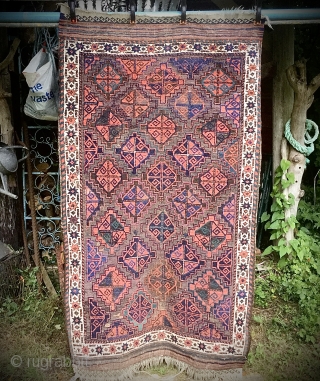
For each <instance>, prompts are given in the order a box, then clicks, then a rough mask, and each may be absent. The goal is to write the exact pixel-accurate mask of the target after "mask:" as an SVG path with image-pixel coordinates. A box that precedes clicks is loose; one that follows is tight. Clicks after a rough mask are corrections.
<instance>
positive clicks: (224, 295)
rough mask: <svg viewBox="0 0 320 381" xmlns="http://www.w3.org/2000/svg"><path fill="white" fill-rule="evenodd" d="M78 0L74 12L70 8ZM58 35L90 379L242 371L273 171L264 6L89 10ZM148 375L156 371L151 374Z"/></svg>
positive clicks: (78, 342)
mask: <svg viewBox="0 0 320 381" xmlns="http://www.w3.org/2000/svg"><path fill="white" fill-rule="evenodd" d="M63 9H64V8H63ZM77 13H78V22H77V23H71V22H70V20H69V16H68V12H67V11H66V12H65V13H63V12H62V18H61V21H60V27H59V38H60V82H61V94H60V96H61V110H60V123H59V125H60V127H59V128H60V163H61V179H62V182H61V193H62V196H61V202H62V221H63V229H64V247H65V253H66V266H67V267H66V296H65V297H66V316H67V328H68V333H69V343H70V348H71V355H72V361H73V367H74V370H75V372H76V376H79V377H80V379H81V380H115V381H117V380H124V379H130V378H131V377H132V376H134V374H136V373H137V372H138V371H139V370H141V369H142V368H144V367H145V366H147V365H155V364H159V363H161V362H162V361H163V360H165V361H166V362H167V363H170V364H173V365H176V366H177V367H178V368H179V369H180V370H182V369H183V370H185V371H186V372H187V374H189V376H190V378H191V377H193V378H196V379H209V380H220V379H221V380H222V379H227V378H224V375H228V377H229V378H228V379H230V380H231V379H238V376H239V372H238V369H239V368H240V369H241V367H242V365H243V364H244V362H245V359H246V355H247V352H248V348H249V333H248V326H249V320H250V314H251V307H252V300H253V289H252V288H253V275H254V272H253V270H254V268H253V264H254V251H255V231H256V210H257V196H258V181H259V170H260V54H261V41H262V35H263V26H262V25H256V24H254V22H253V19H254V15H253V14H252V12H251V13H250V12H249V14H248V12H247V13H246V12H245V13H244V14H243V15H241V12H240V11H238V13H239V14H236V17H235V15H234V13H233V14H229V13H228V12H226V14H225V15H224V16H221V15H219V18H218V19H217V17H216V16H214V17H213V16H212V17H211V16H210V15H203V14H202V13H201V12H198V13H193V14H192V15H190V16H188V18H187V23H186V24H185V25H180V24H179V18H178V17H177V16H170V17H169V16H168V17H169V20H167V19H166V18H165V17H163V16H162V17H156V16H154V17H153V16H150V14H149V16H141V17H140V18H139V17H137V22H136V24H134V25H130V24H129V20H130V17H129V15H128V14H124V15H123V14H106V15H104V16H101V14H100V15H99V17H98V16H96V15H94V14H93V15H92V14H91V15H90V16H89V15H88V13H86V12H85V11H82V12H80V11H78V12H77ZM141 379H143V378H141Z"/></svg>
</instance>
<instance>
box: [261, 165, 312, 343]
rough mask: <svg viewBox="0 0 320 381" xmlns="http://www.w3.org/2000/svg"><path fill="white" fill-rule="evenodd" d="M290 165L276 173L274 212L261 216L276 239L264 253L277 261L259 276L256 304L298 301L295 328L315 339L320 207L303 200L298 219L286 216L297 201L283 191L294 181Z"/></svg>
mask: <svg viewBox="0 0 320 381" xmlns="http://www.w3.org/2000/svg"><path fill="white" fill-rule="evenodd" d="M288 168H289V162H288V161H286V160H282V161H281V165H280V167H279V168H278V169H277V170H276V173H275V181H274V187H273V192H272V194H271V196H272V198H273V203H272V206H271V214H270V215H269V214H267V213H265V214H264V215H263V216H262V220H263V221H267V223H266V226H265V227H266V229H268V230H270V231H271V236H270V239H271V240H273V244H272V245H270V246H268V247H267V248H266V249H265V251H264V252H263V254H262V255H263V256H266V255H270V254H272V255H273V258H274V259H275V260H276V261H277V262H278V263H277V265H276V264H275V263H274V262H272V261H270V262H269V263H268V266H269V267H268V271H267V272H266V271H265V272H264V276H263V277H262V276H258V277H257V281H256V290H255V297H256V305H257V306H260V307H267V306H268V305H269V304H270V302H271V300H272V298H274V297H280V298H281V299H282V300H283V301H285V302H289V303H296V304H297V306H298V309H297V314H296V315H295V316H293V317H292V324H293V325H294V329H295V330H296V331H297V334H298V336H299V337H300V338H301V339H303V340H305V341H307V342H315V340H316V339H317V335H318V331H319V326H320V317H319V315H318V311H319V310H320V208H319V206H318V207H315V206H314V205H312V204H311V203H310V202H307V201H301V202H300V204H299V209H298V214H297V218H295V217H289V218H286V217H285V214H286V210H287V209H288V208H289V207H290V206H291V205H292V203H293V202H294V199H293V196H292V195H290V194H289V196H288V197H286V196H285V195H284V194H283V190H284V189H285V188H287V187H288V186H289V185H290V184H292V183H293V182H294V178H293V176H289V175H288V174H287V173H286V171H287V169H288ZM289 228H292V229H295V238H294V239H293V240H291V241H290V242H288V243H287V242H286V239H285V234H286V232H287V231H288V230H289Z"/></svg>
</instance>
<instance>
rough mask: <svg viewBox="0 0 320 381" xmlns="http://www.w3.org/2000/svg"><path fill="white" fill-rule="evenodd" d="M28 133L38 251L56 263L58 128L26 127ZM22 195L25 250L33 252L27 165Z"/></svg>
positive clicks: (57, 239) (58, 218)
mask: <svg viewBox="0 0 320 381" xmlns="http://www.w3.org/2000/svg"><path fill="white" fill-rule="evenodd" d="M28 131H29V140H30V157H31V162H32V168H33V169H32V179H33V184H34V198H35V200H34V201H35V207H36V220H37V229H38V236H39V251H40V255H41V257H42V259H43V260H44V261H45V262H47V263H48V264H53V263H55V262H56V258H55V247H56V245H57V244H59V243H60V242H61V241H62V232H61V217H60V188H59V181H60V179H59V158H58V141H57V126H28ZM23 194H24V203H23V205H24V221H25V227H26V231H27V240H28V248H29V250H31V251H33V239H32V220H31V210H30V207H29V203H30V197H29V190H28V173H27V171H26V165H25V166H24V168H23Z"/></svg>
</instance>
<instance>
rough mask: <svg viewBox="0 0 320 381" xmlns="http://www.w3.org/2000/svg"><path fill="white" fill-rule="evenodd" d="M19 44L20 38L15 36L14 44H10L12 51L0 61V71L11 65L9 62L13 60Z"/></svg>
mask: <svg viewBox="0 0 320 381" xmlns="http://www.w3.org/2000/svg"><path fill="white" fill-rule="evenodd" d="M19 44H20V40H19V38H15V39H14V40H13V43H12V45H11V46H10V51H9V53H8V55H7V57H6V58H5V59H4V60H3V61H2V62H0V71H2V70H3V69H5V68H6V67H7V66H8V65H9V63H10V62H11V61H12V59H13V57H14V55H15V54H16V51H17V49H18V46H19Z"/></svg>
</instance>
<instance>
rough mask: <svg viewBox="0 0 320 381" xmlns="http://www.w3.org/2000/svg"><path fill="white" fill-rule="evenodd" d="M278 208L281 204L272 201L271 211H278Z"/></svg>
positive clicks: (280, 207)
mask: <svg viewBox="0 0 320 381" xmlns="http://www.w3.org/2000/svg"><path fill="white" fill-rule="evenodd" d="M279 210H282V205H278V204H277V203H275V202H274V203H273V204H272V205H271V212H276V211H279Z"/></svg>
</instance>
